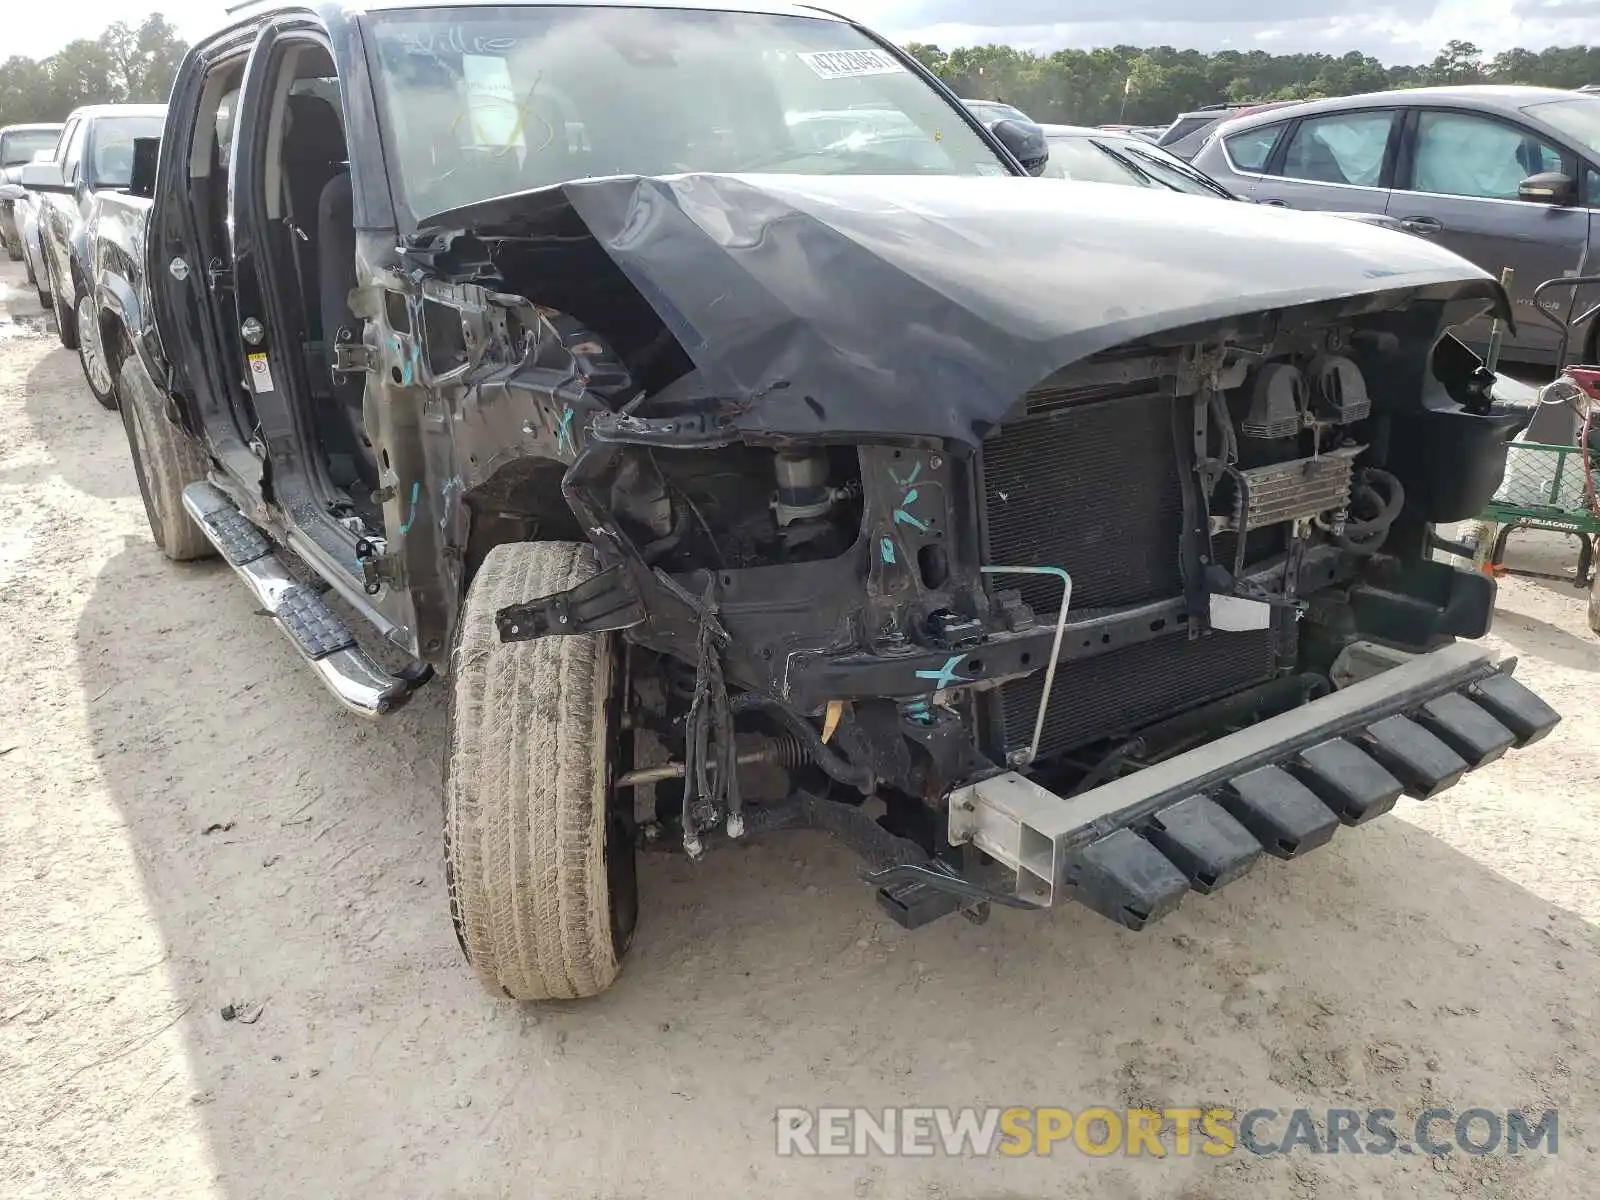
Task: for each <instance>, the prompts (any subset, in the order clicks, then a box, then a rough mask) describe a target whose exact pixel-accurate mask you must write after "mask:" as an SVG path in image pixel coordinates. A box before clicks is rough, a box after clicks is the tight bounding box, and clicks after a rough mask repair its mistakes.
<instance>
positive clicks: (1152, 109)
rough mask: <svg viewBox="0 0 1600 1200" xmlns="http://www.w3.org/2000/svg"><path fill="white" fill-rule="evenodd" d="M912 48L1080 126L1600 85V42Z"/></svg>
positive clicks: (1036, 114)
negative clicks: (1283, 50)
mask: <svg viewBox="0 0 1600 1200" xmlns="http://www.w3.org/2000/svg"><path fill="white" fill-rule="evenodd" d="M906 49H907V50H908V51H909V52H910V53H911V54H913V55H915V56H916V58H917V59H918V60H920V61H921V62H922V64H923V65H924V66H926V67H928V68H929V69H930V70H932V71H933V72H934V73H935V74H937V75H938V76H939V77H940V78H941V79H943V80H944V81H945V82H946V83H948V84H950V86H951V87H953V88H954V89H955V90H956V91H957V92H958V93H959V94H960V95H962V96H966V97H968V98H969V99H982V100H1005V101H1007V102H1008V103H1010V104H1014V105H1016V106H1017V107H1018V108H1020V109H1022V110H1023V111H1024V112H1026V113H1028V114H1029V115H1030V116H1032V117H1033V118H1034V119H1035V120H1039V121H1046V122H1060V123H1063V124H1076V125H1104V124H1109V123H1112V122H1123V123H1126V124H1130V125H1165V124H1166V123H1168V122H1169V121H1171V120H1172V118H1173V117H1174V116H1176V115H1177V114H1178V113H1180V112H1185V111H1187V110H1190V109H1195V108H1200V107H1202V106H1203V105H1207V104H1220V103H1236V104H1237V103H1247V102H1250V101H1267V100H1314V99H1320V98H1322V97H1326V96H1353V95H1356V94H1358V93H1361V92H1375V91H1382V90H1384V89H1386V88H1404V87H1425V86H1429V85H1434V84H1461V83H1522V84H1538V85H1541V86H1544V87H1558V88H1576V87H1582V86H1583V85H1584V84H1587V83H1600V46H1555V47H1552V48H1550V49H1548V50H1540V51H1534V50H1507V51H1505V52H1503V53H1501V54H1497V55H1495V56H1494V57H1493V58H1486V57H1485V55H1484V53H1483V52H1482V51H1481V50H1480V49H1478V47H1477V46H1475V45H1473V44H1472V43H1471V42H1462V41H1452V42H1450V43H1449V44H1448V45H1446V46H1445V48H1444V49H1443V50H1441V51H1440V52H1439V53H1438V55H1437V56H1435V58H1434V59H1433V61H1432V62H1430V63H1424V64H1419V65H1416V66H1396V67H1386V66H1384V65H1383V64H1382V63H1381V62H1379V61H1378V60H1377V59H1376V58H1373V57H1372V56H1371V55H1370V54H1362V53H1360V52H1359V51H1356V50H1352V51H1350V52H1349V53H1347V54H1341V55H1332V54H1268V53H1267V52H1266V51H1263V50H1252V51H1249V52H1241V51H1238V50H1219V51H1217V52H1216V53H1215V54H1204V53H1202V52H1200V51H1199V50H1175V49H1173V48H1172V47H1171V46H1156V47H1147V48H1143V49H1141V48H1140V47H1137V46H1114V47H1112V48H1110V49H1102V50H1056V51H1054V52H1052V53H1049V54H1036V53H1033V52H1030V51H1027V50H1016V49H1013V48H1012V47H1010V46H966V47H962V48H961V49H958V50H949V51H946V50H942V49H940V48H939V47H938V46H930V45H925V44H923V43H919V42H913V43H912V44H911V45H909V46H907V47H906Z"/></svg>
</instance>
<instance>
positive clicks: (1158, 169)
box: [1110, 141, 1237, 200]
mask: <svg viewBox="0 0 1600 1200" xmlns="http://www.w3.org/2000/svg"><path fill="white" fill-rule="evenodd" d="M1110 148H1111V149H1113V150H1114V151H1115V152H1116V153H1118V154H1125V155H1127V156H1128V157H1129V158H1130V159H1132V160H1133V162H1134V164H1135V165H1137V166H1138V168H1139V169H1140V170H1141V171H1145V172H1147V173H1148V174H1150V175H1152V176H1154V177H1155V179H1156V180H1157V181H1158V182H1160V183H1164V184H1165V185H1166V186H1167V187H1169V188H1171V189H1172V190H1173V191H1175V192H1188V193H1189V194H1190V195H1193V196H1213V197H1217V198H1220V199H1223V200H1234V199H1237V197H1236V196H1234V194H1233V193H1232V192H1230V191H1228V189H1227V188H1225V187H1223V186H1222V185H1221V184H1220V183H1217V182H1216V181H1215V180H1213V179H1212V178H1211V177H1210V176H1209V175H1207V174H1205V172H1203V171H1200V170H1198V169H1196V168H1194V167H1191V166H1190V165H1189V164H1188V163H1186V162H1184V161H1183V159H1181V158H1179V157H1178V156H1177V155H1175V154H1168V153H1167V152H1166V151H1165V150H1161V149H1158V148H1157V147H1155V146H1148V145H1141V144H1139V143H1138V142H1132V141H1119V142H1115V143H1112V145H1111V147H1110Z"/></svg>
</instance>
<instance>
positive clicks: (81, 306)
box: [74, 295, 117, 411]
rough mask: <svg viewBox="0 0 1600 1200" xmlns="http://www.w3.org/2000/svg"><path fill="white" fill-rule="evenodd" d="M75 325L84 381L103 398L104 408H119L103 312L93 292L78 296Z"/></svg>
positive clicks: (96, 394)
mask: <svg viewBox="0 0 1600 1200" xmlns="http://www.w3.org/2000/svg"><path fill="white" fill-rule="evenodd" d="M74 327H75V328H76V329H77V332H78V365H79V366H81V367H82V368H83V379H84V382H85V383H87V384H88V385H89V391H90V392H91V393H92V394H93V395H94V398H95V399H96V400H97V401H99V403H100V407H101V408H109V409H111V410H113V411H115V410H116V407H117V386H116V381H115V380H114V379H112V377H111V365H110V364H109V363H108V362H106V352H105V344H104V339H103V337H102V335H101V332H100V314H99V313H97V312H96V311H95V307H94V297H93V296H87V295H85V296H79V297H78V307H77V311H76V313H75V317H74Z"/></svg>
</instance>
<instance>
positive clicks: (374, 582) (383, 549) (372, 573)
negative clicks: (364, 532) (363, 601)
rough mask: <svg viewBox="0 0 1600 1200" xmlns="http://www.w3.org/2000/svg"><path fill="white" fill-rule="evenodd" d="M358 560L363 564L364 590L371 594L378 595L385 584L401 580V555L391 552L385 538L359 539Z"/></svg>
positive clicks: (362, 583)
mask: <svg viewBox="0 0 1600 1200" xmlns="http://www.w3.org/2000/svg"><path fill="white" fill-rule="evenodd" d="M356 561H357V562H358V563H360V564H361V586H362V590H364V591H365V592H366V593H367V595H369V596H376V595H377V594H378V593H379V592H381V591H382V590H383V587H384V585H385V584H398V583H399V582H400V556H399V555H398V554H390V553H389V545H388V543H387V542H386V541H385V540H384V539H383V538H380V537H364V538H360V539H358V540H357V541H356Z"/></svg>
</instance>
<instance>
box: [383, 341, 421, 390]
mask: <svg viewBox="0 0 1600 1200" xmlns="http://www.w3.org/2000/svg"><path fill="white" fill-rule="evenodd" d="M389 345H390V347H391V348H392V349H393V350H394V356H395V358H396V359H398V360H399V367H400V386H401V387H410V386H411V384H412V381H413V380H415V379H416V377H417V372H416V366H415V364H416V361H417V357H418V354H419V351H418V349H417V347H415V346H413V347H412V348H411V353H410V354H406V353H405V347H404V346H403V345H402V344H401V341H400V335H399V334H398V333H391V334H390V335H389Z"/></svg>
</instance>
